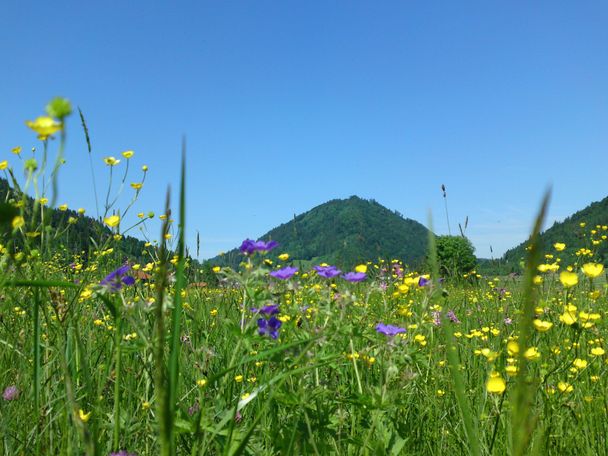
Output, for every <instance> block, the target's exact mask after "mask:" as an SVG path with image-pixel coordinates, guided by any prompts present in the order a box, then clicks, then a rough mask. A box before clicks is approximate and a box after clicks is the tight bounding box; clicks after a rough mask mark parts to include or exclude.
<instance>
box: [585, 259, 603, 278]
mask: <svg viewBox="0 0 608 456" xmlns="http://www.w3.org/2000/svg"><path fill="white" fill-rule="evenodd" d="M603 271H604V265H603V264H600V263H585V264H584V265H583V273H584V274H585V275H586V276H587V277H589V278H591V279H595V278H596V277H599V276H600V275H601V274H602V272H603Z"/></svg>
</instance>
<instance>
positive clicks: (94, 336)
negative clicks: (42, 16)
mask: <svg viewBox="0 0 608 456" xmlns="http://www.w3.org/2000/svg"><path fill="white" fill-rule="evenodd" d="M73 111H74V109H73V108H72V106H71V104H70V103H69V102H68V101H67V100H65V99H61V98H57V99H54V100H52V101H51V102H50V103H49V105H48V106H47V109H46V113H44V114H42V113H41V116H40V117H38V118H35V116H33V118H35V120H31V121H27V126H28V127H30V128H31V130H32V135H37V136H38V140H39V142H38V145H37V147H36V150H35V151H30V150H29V149H28V150H26V148H25V147H23V148H21V147H19V146H17V145H15V148H14V149H13V150H12V151H10V150H9V151H1V152H0V153H1V154H2V155H0V170H1V172H2V174H3V177H4V178H5V179H6V180H7V181H8V183H9V187H8V189H7V191H6V195H5V197H4V198H3V200H2V202H1V203H2V204H1V206H0V233H1V236H2V237H1V238H0V271H1V273H0V347H1V348H0V388H1V390H2V393H3V394H2V399H1V400H0V454H4V455H28V456H29V455H81V454H83V455H91V456H92V455H95V456H97V455H103V456H106V455H120V456H130V455H140V456H141V455H175V454H176V455H208V454H209V455H216V454H217V455H219V454H222V455H237V454H248V455H276V454H285V455H342V454H344V455H400V454H431V455H444V454H453V455H458V454H471V455H490V454H494V455H504V454H513V455H528V454H540V455H544V454H556V455H568V454H605V453H606V452H607V448H608V442H607V436H608V415H607V412H608V408H607V407H608V402H607V400H608V396H607V395H606V388H607V387H608V378H607V375H606V371H607V360H608V358H607V356H608V355H607V354H606V348H605V334H606V330H607V327H606V286H605V278H604V267H603V264H602V263H601V261H600V260H599V258H598V257H596V254H595V252H596V251H597V248H598V246H599V245H601V244H602V243H603V242H605V239H606V235H607V234H608V226H602V225H597V226H596V225H593V226H586V225H585V224H584V223H581V225H580V230H581V233H584V235H585V236H584V239H586V241H587V243H588V245H587V247H586V248H584V249H577V251H576V252H570V253H571V254H573V257H574V258H575V259H576V261H573V262H570V261H568V262H566V261H562V260H561V256H562V255H564V254H565V253H567V252H569V250H570V249H571V246H569V245H566V244H564V243H556V244H555V245H553V246H551V248H550V249H549V250H548V251H545V250H541V249H540V248H539V245H538V244H537V242H536V239H537V236H538V234H539V232H540V230H541V227H542V224H543V219H544V217H545V212H546V208H547V204H548V197H547V198H545V200H544V201H543V202H542V204H541V205H540V208H539V212H538V217H537V220H536V224H535V228H534V230H533V232H532V233H531V237H530V240H529V243H528V248H527V252H526V254H527V257H526V258H525V259H523V262H524V264H523V269H522V271H523V272H522V273H521V274H511V275H499V276H487V275H483V274H481V273H479V272H478V271H476V270H471V271H467V272H466V273H464V274H446V271H445V270H442V269H441V265H440V264H439V263H438V261H437V258H436V254H435V241H434V236H433V235H431V236H430V237H429V240H428V245H429V249H428V250H429V252H428V258H427V260H428V261H426V262H425V264H424V266H419V267H417V268H416V269H413V268H411V267H410V266H409V265H406V264H404V263H403V262H402V261H401V260H399V259H398V258H397V259H393V258H385V259H378V260H377V261H369V262H364V263H361V264H358V265H350V266H348V267H346V266H344V265H339V264H335V265H334V264H323V263H322V264H310V265H307V264H303V263H302V262H299V261H295V260H293V259H292V258H291V257H290V252H289V251H283V250H282V246H281V245H280V244H277V242H275V241H274V240H271V239H264V240H252V239H247V240H244V241H243V243H242V244H241V246H240V258H241V261H240V265H239V267H238V268H236V269H235V268H230V267H226V266H219V265H208V266H209V269H210V270H211V274H212V275H211V276H210V277H211V278H213V280H208V278H207V279H206V281H205V282H204V281H203V280H202V279H201V271H202V268H203V266H202V265H201V264H200V263H198V262H197V261H195V260H194V259H193V258H192V257H191V255H190V253H189V252H188V249H187V247H186V242H185V239H186V233H187V232H188V229H189V227H188V214H186V213H185V202H186V200H187V199H188V198H189V197H190V196H189V195H188V194H186V192H185V188H186V186H185V183H186V180H187V179H188V177H189V176H188V173H187V172H186V170H187V166H186V163H187V158H188V157H187V151H184V152H183V154H182V157H181V160H182V176H181V186H180V188H178V189H176V191H174V192H173V195H172V198H171V199H168V202H167V205H166V210H165V212H164V213H163V214H154V213H150V212H146V211H145V208H144V209H143V210H144V212H139V213H137V214H135V212H136V210H139V209H137V208H138V197H139V195H140V192H143V191H145V176H146V174H147V172H148V167H147V166H143V168H141V167H139V166H135V165H130V163H132V161H133V160H134V157H136V156H137V154H138V153H139V152H137V151H135V152H133V151H124V152H122V153H121V152H120V151H117V152H116V153H115V154H114V155H115V156H105V157H98V156H96V155H95V154H91V152H90V149H89V155H90V158H91V166H92V167H96V168H99V169H101V170H102V171H103V172H104V173H105V174H103V175H104V176H107V178H108V180H109V182H105V183H100V182H99V181H98V184H99V188H100V189H103V188H104V187H103V185H107V186H108V193H107V195H108V196H107V197H105V203H104V204H103V207H102V210H101V213H100V220H99V223H98V225H99V226H98V227H97V228H95V227H94V226H93V225H91V224H90V223H88V222H87V223H85V222H84V217H86V216H87V214H89V213H93V211H92V210H91V208H80V209H78V208H76V209H72V208H68V207H67V206H66V205H62V204H60V203H61V201H57V200H56V195H57V193H58V190H59V189H60V188H61V175H60V171H61V169H62V167H64V166H69V164H66V162H65V161H64V156H65V154H66V150H65V144H66V137H67V135H68V133H69V134H74V135H76V134H78V135H82V134H85V135H86V134H87V127H88V126H87V123H86V119H85V117H84V115H83V113H79V112H73ZM68 119H69V121H70V122H69V131H68ZM24 121H26V119H16V120H15V125H20V126H21V125H22V123H23V122H24ZM53 138H54V140H53V141H52V140H51V139H53ZM87 139H88V136H87ZM175 156H176V157H177V159H178V160H179V159H180V158H179V154H175ZM150 168H151V169H153V168H154V163H150ZM112 182H114V184H116V183H117V182H118V183H122V184H124V188H122V187H123V185H121V186H120V187H121V189H122V191H123V192H127V193H128V192H131V196H129V197H130V198H132V199H131V203H129V204H128V205H126V206H125V207H118V205H117V204H115V203H116V199H115V195H114V194H111V193H110V189H112V188H114V187H115V186H114V187H112ZM91 191H92V189H91ZM104 192H105V191H102V190H100V195H102V201H103V200H104V198H103V196H105V193H104ZM158 217H160V221H161V225H162V228H161V229H160V231H159V232H158V233H150V239H149V240H148V241H149V242H148V241H142V245H143V249H139V251H137V252H136V255H131V253H132V252H129V251H127V248H126V247H125V246H126V245H127V244H126V243H125V240H126V236H127V235H129V234H130V233H132V231H131V230H134V229H135V228H136V227H139V226H143V225H145V224H146V222H150V221H151V220H152V219H158ZM127 220H128V221H129V223H126V221H127ZM133 220H135V221H134V222H132V221H133ZM83 224H88V225H90V226H88V228H87V229H89V231H88V234H87V239H86V243H85V244H83V245H82V246H81V248H79V250H78V251H74V249H71V248H69V247H70V245H71V243H73V242H74V239H76V238H77V237H78V236H79V233H80V232H81V231H82V230H83V229H84V227H83V226H84V225H83ZM79 230H80V231H79ZM154 240H156V242H155V241H154ZM144 242H145V244H144ZM271 256H272V258H273V260H270V258H271Z"/></svg>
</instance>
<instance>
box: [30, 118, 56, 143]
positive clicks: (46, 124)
mask: <svg viewBox="0 0 608 456" xmlns="http://www.w3.org/2000/svg"><path fill="white" fill-rule="evenodd" d="M25 125H27V126H28V127H30V128H31V129H32V130H34V131H35V132H36V133H37V134H38V139H40V140H42V141H44V140H46V139H48V137H49V136H51V135H54V134H55V133H57V132H58V131H60V130H61V129H62V128H63V127H62V125H61V124H60V123H59V122H57V121H55V119H53V118H52V117H49V116H40V117H38V118H37V119H36V120H34V121H33V122H32V121H31V120H28V121H27V122H25Z"/></svg>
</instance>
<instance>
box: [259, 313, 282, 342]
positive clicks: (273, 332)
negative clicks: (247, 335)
mask: <svg viewBox="0 0 608 456" xmlns="http://www.w3.org/2000/svg"><path fill="white" fill-rule="evenodd" d="M281 325H282V323H281V320H279V319H278V318H277V317H270V319H269V320H266V319H265V318H259V319H258V334H259V335H260V336H265V335H268V336H270V337H272V338H273V339H276V338H278V337H279V328H280V327H281Z"/></svg>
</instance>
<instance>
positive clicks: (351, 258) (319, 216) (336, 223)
mask: <svg viewBox="0 0 608 456" xmlns="http://www.w3.org/2000/svg"><path fill="white" fill-rule="evenodd" d="M427 237H428V230H427V229H426V228H425V227H424V226H423V225H421V224H420V223H418V222H416V221H414V220H411V219H406V218H404V217H403V216H402V215H401V214H399V213H398V212H393V211H390V210H389V209H387V208H385V207H384V206H382V205H380V204H378V203H377V202H376V201H374V200H364V199H361V198H359V197H357V196H352V197H350V198H348V199H344V200H340V199H336V200H331V201H328V202H327V203H324V204H321V205H320V206H317V207H315V208H313V209H311V210H310V211H308V212H305V213H303V214H300V215H298V216H295V217H294V219H293V220H291V221H289V222H287V223H284V224H282V225H280V226H278V227H276V228H274V229H272V230H270V231H269V232H268V233H266V234H264V235H263V236H262V237H261V239H264V240H270V239H273V240H275V241H278V242H279V248H278V249H276V251H275V252H273V254H274V256H276V255H278V254H279V253H281V252H287V253H289V255H290V256H291V258H292V259H294V260H300V261H302V262H303V263H320V262H327V263H331V264H337V265H339V266H341V267H345V268H346V267H350V266H352V265H354V264H357V263H360V262H363V261H367V260H377V259H378V258H386V259H393V258H398V259H401V260H403V261H405V262H406V263H407V264H417V263H419V262H420V261H421V260H423V259H424V257H425V255H426V246H427ZM242 259H243V256H242V255H241V254H240V252H239V250H238V248H236V249H234V250H231V251H230V252H228V253H227V254H225V255H223V256H221V257H216V258H212V259H211V260H209V261H210V262H212V263H214V264H221V265H229V266H232V267H235V266H237V265H238V264H239V262H240V261H242Z"/></svg>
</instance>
